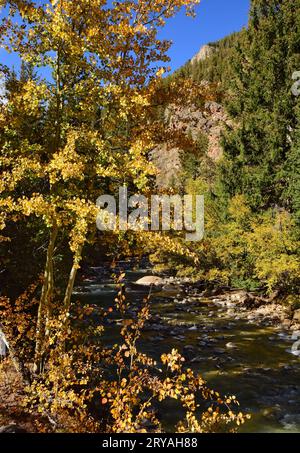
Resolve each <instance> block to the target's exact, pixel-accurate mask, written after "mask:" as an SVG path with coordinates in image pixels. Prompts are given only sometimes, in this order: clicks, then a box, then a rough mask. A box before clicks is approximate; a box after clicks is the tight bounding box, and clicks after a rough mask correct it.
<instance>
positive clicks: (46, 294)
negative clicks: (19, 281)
mask: <svg viewBox="0 0 300 453" xmlns="http://www.w3.org/2000/svg"><path fill="white" fill-rule="evenodd" d="M57 233H58V228H57V226H56V225H54V226H53V227H52V230H51V233H50V240H49V245H48V250H47V258H46V266H45V273H44V283H43V288H42V294H41V298H40V303H39V309H38V317H37V325H36V345H35V358H34V372H35V373H39V372H40V371H41V360H42V356H43V352H44V351H43V345H44V337H45V330H46V322H47V314H48V313H49V303H50V302H51V300H52V296H53V254H54V248H55V242H56V238H57Z"/></svg>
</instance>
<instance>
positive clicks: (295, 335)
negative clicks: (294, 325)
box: [291, 330, 300, 340]
mask: <svg viewBox="0 0 300 453" xmlns="http://www.w3.org/2000/svg"><path fill="white" fill-rule="evenodd" d="M298 338H300V330H295V332H293V335H292V338H291V339H292V340H298Z"/></svg>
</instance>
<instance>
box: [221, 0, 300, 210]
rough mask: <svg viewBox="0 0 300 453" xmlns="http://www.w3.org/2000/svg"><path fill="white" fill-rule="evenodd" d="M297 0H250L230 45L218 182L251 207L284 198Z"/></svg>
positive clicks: (297, 61) (296, 58)
mask: <svg viewBox="0 0 300 453" xmlns="http://www.w3.org/2000/svg"><path fill="white" fill-rule="evenodd" d="M299 37H300V1H299V0H296V1H294V2H291V1H290V0H253V1H252V5H251V11H250V20H249V27H248V31H247V32H246V33H245V34H244V39H243V40H241V41H240V42H239V44H238V46H237V48H236V50H235V53H234V59H233V63H232V64H233V79H232V80H231V96H230V101H229V103H228V109H229V112H230V113H231V115H232V117H233V118H234V119H235V121H236V126H237V127H234V128H233V129H232V130H230V131H228V132H227V133H226V134H225V139H224V150H225V156H226V158H227V163H226V165H225V166H224V167H223V183H224V186H225V190H226V192H228V193H229V195H230V196H232V195H235V194H236V193H244V194H246V195H247V197H248V199H249V201H250V203H251V205H252V206H253V207H256V208H259V207H268V206H272V205H278V204H284V205H286V204H287V200H286V199H285V198H284V196H283V194H284V192H285V188H286V177H285V172H284V163H285V161H286V159H287V157H288V156H289V155H290V149H291V143H292V139H291V135H292V132H293V131H294V129H295V127H296V123H297V118H296V113H295V107H296V105H297V102H298V100H297V98H296V97H294V96H293V95H292V94H291V86H292V74H293V72H294V71H296V70H297V69H299V68H300V39H299Z"/></svg>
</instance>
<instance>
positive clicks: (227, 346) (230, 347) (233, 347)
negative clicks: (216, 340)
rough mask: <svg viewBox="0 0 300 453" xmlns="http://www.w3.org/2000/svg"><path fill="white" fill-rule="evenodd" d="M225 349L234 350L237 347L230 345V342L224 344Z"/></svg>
mask: <svg viewBox="0 0 300 453" xmlns="http://www.w3.org/2000/svg"><path fill="white" fill-rule="evenodd" d="M226 348H228V349H236V348H237V345H235V344H234V343H232V342H231V341H230V342H229V343H226Z"/></svg>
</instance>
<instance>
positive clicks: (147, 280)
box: [135, 275, 164, 286]
mask: <svg viewBox="0 0 300 453" xmlns="http://www.w3.org/2000/svg"><path fill="white" fill-rule="evenodd" d="M163 283H164V281H163V279H162V278H160V277H156V276H155V275H147V276H146V277H142V278H140V279H139V280H137V281H136V282H135V284H136V285H140V286H152V285H153V286H161V285H163Z"/></svg>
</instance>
